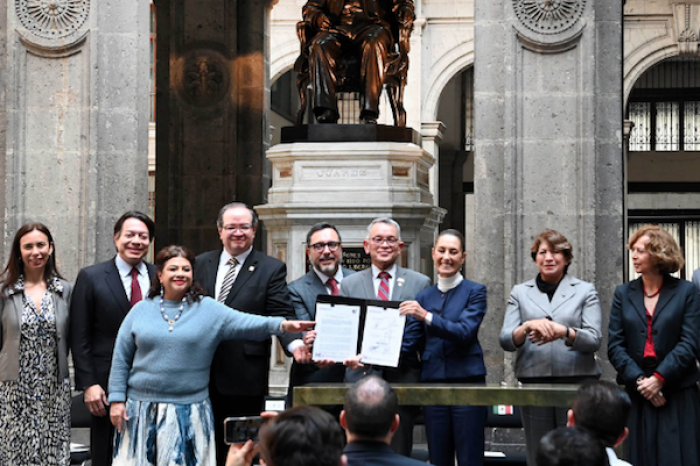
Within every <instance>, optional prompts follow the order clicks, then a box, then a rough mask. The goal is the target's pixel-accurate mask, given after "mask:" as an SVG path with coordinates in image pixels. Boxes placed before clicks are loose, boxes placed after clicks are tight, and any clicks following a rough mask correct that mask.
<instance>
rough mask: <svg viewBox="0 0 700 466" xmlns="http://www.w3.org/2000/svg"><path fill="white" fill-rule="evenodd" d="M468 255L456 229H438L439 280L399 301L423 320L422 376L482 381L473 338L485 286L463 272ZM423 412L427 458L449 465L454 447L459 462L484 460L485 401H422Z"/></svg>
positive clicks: (439, 465)
mask: <svg viewBox="0 0 700 466" xmlns="http://www.w3.org/2000/svg"><path fill="white" fill-rule="evenodd" d="M466 257H467V254H466V253H465V252H464V237H463V236H462V234H461V233H460V232H458V231H457V230H445V231H443V232H442V233H440V235H439V236H438V239H437V242H436V243H435V247H433V261H434V262H435V269H436V270H437V273H438V282H437V284H436V285H434V286H432V287H430V288H426V289H425V290H423V291H421V292H420V293H418V296H416V301H405V302H403V303H401V313H402V314H406V315H411V316H413V317H414V318H416V319H418V320H419V321H422V322H423V323H424V331H425V335H426V342H425V351H423V354H422V358H421V359H422V361H423V363H422V370H421V381H423V382H440V383H480V384H483V383H485V382H486V366H485V365H484V353H483V352H482V350H481V345H479V340H478V339H477V333H478V332H479V326H480V325H481V321H482V320H483V318H484V314H486V287H485V286H484V285H480V284H478V283H474V282H471V281H469V280H465V279H464V278H463V277H462V274H461V273H460V269H461V267H462V264H464V259H465V258H466ZM423 415H424V417H425V427H426V432H427V435H428V450H429V453H430V463H431V464H434V465H437V466H448V465H449V466H452V465H454V458H455V453H456V455H457V462H458V463H459V464H460V466H463V465H469V466H479V465H482V464H483V462H484V423H485V422H486V408H485V407H483V406H426V407H425V408H423Z"/></svg>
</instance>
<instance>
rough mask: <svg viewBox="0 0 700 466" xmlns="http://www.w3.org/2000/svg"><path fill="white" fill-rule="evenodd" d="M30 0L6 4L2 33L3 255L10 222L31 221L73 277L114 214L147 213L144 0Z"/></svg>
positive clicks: (99, 245) (102, 249)
mask: <svg viewBox="0 0 700 466" xmlns="http://www.w3.org/2000/svg"><path fill="white" fill-rule="evenodd" d="M29 4H30V2H29V0H18V1H13V2H4V5H5V6H6V10H7V14H6V15H3V21H4V18H7V25H6V26H7V27H3V28H1V29H2V31H4V32H5V34H4V35H3V36H2V40H1V42H0V47H4V48H6V50H5V52H6V53H3V54H2V56H3V57H4V59H3V60H2V64H1V65H0V67H2V70H3V73H2V81H1V84H2V85H3V92H2V93H1V94H2V96H3V97H4V98H5V99H6V100H3V101H2V102H0V107H1V110H0V111H2V112H3V113H5V112H6V116H7V120H6V121H5V120H4V119H3V120H2V121H3V123H2V125H3V128H2V132H1V133H0V134H2V137H4V136H5V134H6V139H5V140H4V141H3V140H0V144H2V147H3V148H4V149H5V157H3V158H2V162H1V163H0V170H2V171H3V172H4V174H5V177H4V178H5V185H4V188H3V189H2V194H1V195H0V201H1V202H3V206H4V210H3V214H4V222H3V225H4V228H5V230H4V234H3V240H4V247H3V248H2V254H3V258H2V262H3V263H4V261H5V260H6V251H8V249H9V245H10V243H11V241H12V237H13V235H14V232H15V231H16V230H17V228H19V226H20V225H22V224H23V223H25V222H27V221H30V220H39V221H42V222H44V223H46V224H47V225H48V226H49V228H50V229H51V230H52V232H53V235H54V239H55V242H56V254H57V259H58V263H59V267H60V268H61V270H62V272H64V273H65V275H66V276H67V277H68V278H69V279H73V278H74V277H75V275H76V274H77V272H78V270H79V269H80V268H81V267H83V266H84V265H86V264H92V263H94V262H97V261H100V260H104V259H106V258H107V257H110V256H111V255H113V254H114V246H113V241H112V226H113V224H114V221H115V220H116V218H117V217H118V216H120V215H121V214H122V213H123V212H124V211H125V210H130V209H135V208H136V209H140V210H145V209H146V203H147V175H148V170H147V168H148V166H147V152H148V147H147V146H148V22H149V16H148V3H147V2H136V3H127V2H123V1H120V0H92V1H90V0H57V1H56V2H55V4H56V5H57V6H58V7H60V8H58V9H57V10H56V11H58V12H56V11H54V9H53V6H52V5H54V4H53V3H50V2H45V3H42V4H41V5H39V6H38V7H35V8H31V9H30V8H29ZM52 18H56V20H53V19H52ZM5 123H6V127H5ZM5 130H6V133H5Z"/></svg>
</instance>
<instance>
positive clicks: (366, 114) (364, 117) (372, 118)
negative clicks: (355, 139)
mask: <svg viewBox="0 0 700 466" xmlns="http://www.w3.org/2000/svg"><path fill="white" fill-rule="evenodd" d="M377 117H379V114H378V113H377V112H373V111H371V110H363V111H362V113H360V121H362V123H364V124H366V125H376V124H377Z"/></svg>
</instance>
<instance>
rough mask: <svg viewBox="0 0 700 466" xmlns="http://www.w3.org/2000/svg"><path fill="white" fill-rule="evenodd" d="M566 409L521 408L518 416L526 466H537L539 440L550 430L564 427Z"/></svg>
mask: <svg viewBox="0 0 700 466" xmlns="http://www.w3.org/2000/svg"><path fill="white" fill-rule="evenodd" d="M567 411H568V408H550V407H540V406H521V407H520V414H521V416H522V418H523V427H524V428H525V450H526V453H527V466H537V463H536V462H535V454H536V453H537V447H538V446H539V444H540V439H541V438H542V437H544V435H545V434H546V433H547V432H549V431H550V430H554V429H556V428H557V427H564V426H566V412H567Z"/></svg>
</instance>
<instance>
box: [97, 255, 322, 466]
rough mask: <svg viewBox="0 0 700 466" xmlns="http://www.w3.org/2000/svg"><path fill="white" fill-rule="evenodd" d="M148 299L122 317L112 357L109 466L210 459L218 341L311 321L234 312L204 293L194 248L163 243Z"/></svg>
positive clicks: (198, 463)
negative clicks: (195, 273) (111, 453)
mask: <svg viewBox="0 0 700 466" xmlns="http://www.w3.org/2000/svg"><path fill="white" fill-rule="evenodd" d="M156 267H157V278H156V279H154V280H153V285H152V286H151V290H150V291H149V295H148V297H149V299H146V300H143V301H141V302H140V303H138V304H137V305H136V306H134V308H133V309H132V310H131V311H130V312H129V314H128V315H127V316H126V318H125V319H124V322H123V323H122V325H121V327H120V328H119V334H118V335H117V341H116V343H115V347H114V355H113V357H112V369H111V372H110V377H109V402H110V404H111V407H110V417H111V420H112V424H114V426H115V427H116V428H117V434H116V436H115V442H114V443H115V445H114V460H113V465H114V466H170V465H176V464H177V465H187V466H213V465H215V464H216V448H215V444H214V418H213V414H212V410H211V403H210V402H209V369H210V366H211V361H212V358H213V356H214V351H215V350H216V348H217V346H218V345H219V343H220V342H221V341H222V340H228V339H234V338H245V339H246V340H264V339H266V338H268V337H269V336H270V335H282V334H284V333H288V332H289V333H298V332H301V331H304V330H309V329H311V328H313V323H312V322H298V321H286V320H284V319H283V318H281V317H262V316H257V315H252V314H246V313H242V312H238V311H235V310H232V309H230V308H228V307H227V306H225V305H223V304H221V303H218V302H216V301H215V300H213V299H211V298H208V297H203V292H202V289H201V288H200V287H199V285H197V284H196V283H195V282H194V279H193V267H194V255H193V254H192V252H191V251H189V250H188V249H187V248H185V247H182V246H167V247H165V248H163V249H162V250H161V251H160V252H159V253H158V255H157V256H156Z"/></svg>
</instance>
